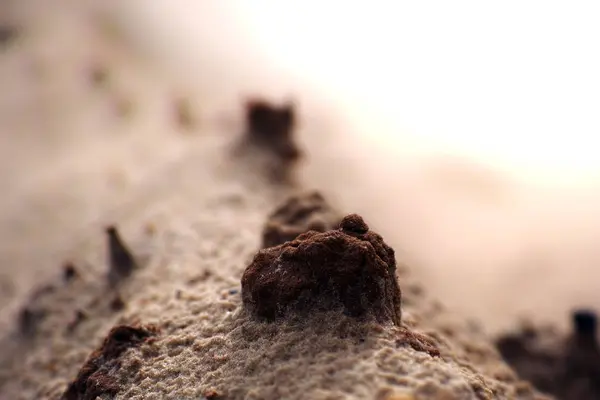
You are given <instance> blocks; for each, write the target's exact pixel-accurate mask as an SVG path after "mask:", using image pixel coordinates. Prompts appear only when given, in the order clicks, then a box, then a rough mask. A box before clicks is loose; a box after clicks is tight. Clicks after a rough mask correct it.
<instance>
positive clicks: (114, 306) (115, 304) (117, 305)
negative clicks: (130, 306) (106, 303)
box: [110, 293, 126, 311]
mask: <svg viewBox="0 0 600 400" xmlns="http://www.w3.org/2000/svg"><path fill="white" fill-rule="evenodd" d="M125 306H126V304H125V301H124V300H123V298H122V297H121V295H120V294H119V293H117V294H116V295H115V297H113V299H112V300H111V301H110V309H111V310H113V311H121V310H123V309H124V308H125Z"/></svg>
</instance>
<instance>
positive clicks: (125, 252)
mask: <svg viewBox="0 0 600 400" xmlns="http://www.w3.org/2000/svg"><path fill="white" fill-rule="evenodd" d="M106 236H107V242H108V259H109V271H108V282H109V284H110V285H111V286H116V285H118V284H119V282H120V281H121V280H123V279H125V278H127V277H129V276H130V275H131V273H132V272H133V271H134V270H135V269H136V267H137V264H136V261H135V259H134V257H133V255H132V253H131V250H129V248H128V247H127V246H126V245H125V243H124V242H123V239H121V236H120V235H119V232H118V231H117V228H116V227H114V226H112V225H111V226H109V227H108V228H106Z"/></svg>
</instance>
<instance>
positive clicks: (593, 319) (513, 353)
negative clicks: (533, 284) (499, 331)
mask: <svg viewBox="0 0 600 400" xmlns="http://www.w3.org/2000/svg"><path fill="white" fill-rule="evenodd" d="M572 325H573V328H572V329H573V332H572V333H571V334H570V335H569V336H568V337H566V338H564V337H561V336H560V335H558V334H557V333H556V332H555V331H553V330H550V329H539V328H536V327H534V326H527V327H522V328H521V330H520V331H519V332H517V333H514V334H507V335H504V336H502V337H500V338H499V339H498V340H497V341H496V344H497V347H498V350H499V351H500V353H501V354H502V356H503V357H504V359H505V360H506V362H507V363H508V364H510V365H511V366H512V367H513V368H514V369H515V371H516V372H517V373H518V374H519V376H520V377H521V378H522V379H526V380H528V381H530V382H531V383H532V384H533V385H534V386H536V387H537V388H538V389H539V390H541V391H543V392H546V393H549V394H552V395H554V396H556V397H557V398H558V399H564V400H571V399H577V400H592V399H600V346H599V341H598V333H597V316H596V314H595V313H594V312H591V311H588V310H578V311H575V312H574V313H573V314H572Z"/></svg>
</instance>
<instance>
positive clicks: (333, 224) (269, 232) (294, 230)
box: [262, 191, 341, 248]
mask: <svg viewBox="0 0 600 400" xmlns="http://www.w3.org/2000/svg"><path fill="white" fill-rule="evenodd" d="M340 221H341V216H340V215H339V214H338V213H337V212H335V211H334V210H333V209H332V208H331V207H330V205H329V204H328V203H327V201H325V198H324V197H323V196H322V195H321V194H320V193H319V192H317V191H311V192H306V193H303V194H300V195H296V196H293V197H290V198H289V199H288V200H286V202H285V203H283V204H282V205H281V206H279V207H278V208H277V209H276V210H275V211H274V212H273V213H272V214H271V215H269V218H268V220H267V222H266V224H265V227H264V228H263V243H262V247H263V248H266V247H273V246H277V245H280V244H283V243H285V242H288V241H291V240H294V239H296V238H297V237H298V236H300V235H301V234H302V233H305V232H308V231H317V232H326V231H328V230H331V229H335V228H337V227H338V226H339V223H340Z"/></svg>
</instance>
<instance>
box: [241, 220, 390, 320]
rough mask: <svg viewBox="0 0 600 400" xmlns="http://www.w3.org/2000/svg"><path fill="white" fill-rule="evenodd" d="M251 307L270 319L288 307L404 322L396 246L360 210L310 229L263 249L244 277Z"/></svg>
mask: <svg viewBox="0 0 600 400" xmlns="http://www.w3.org/2000/svg"><path fill="white" fill-rule="evenodd" d="M242 299H243V302H244V306H245V308H246V309H247V310H249V311H250V312H251V313H253V314H254V315H256V316H258V317H262V318H266V319H269V320H272V319H275V318H279V317H283V316H285V315H287V314H288V313H289V312H292V311H293V312H297V313H306V312H313V311H319V310H330V309H342V310H343V312H344V313H345V314H347V315H350V316H353V317H373V318H375V319H376V320H377V321H378V322H380V323H385V322H389V321H391V322H393V323H394V324H395V325H398V326H400V322H401V309H400V306H401V292H400V287H399V286H398V281H397V279H396V259H395V255H394V250H393V249H392V248H390V247H389V246H388V245H386V244H385V242H384V241H383V239H382V237H381V236H380V235H378V234H377V233H375V232H372V231H370V230H369V227H368V226H367V224H366V223H365V222H364V221H363V219H362V218H361V217H360V216H359V215H356V214H351V215H348V216H346V217H344V218H343V220H342V221H341V224H340V228H339V229H337V230H331V231H328V232H322V233H320V232H315V231H309V232H306V233H304V234H301V235H300V236H299V237H298V238H296V239H295V240H293V241H291V242H287V243H284V244H282V245H279V246H275V247H270V248H267V249H264V250H261V251H259V252H258V254H256V256H255V257H254V259H253V260H252V262H251V264H250V265H249V266H248V267H247V268H246V270H245V271H244V274H243V276H242Z"/></svg>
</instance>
